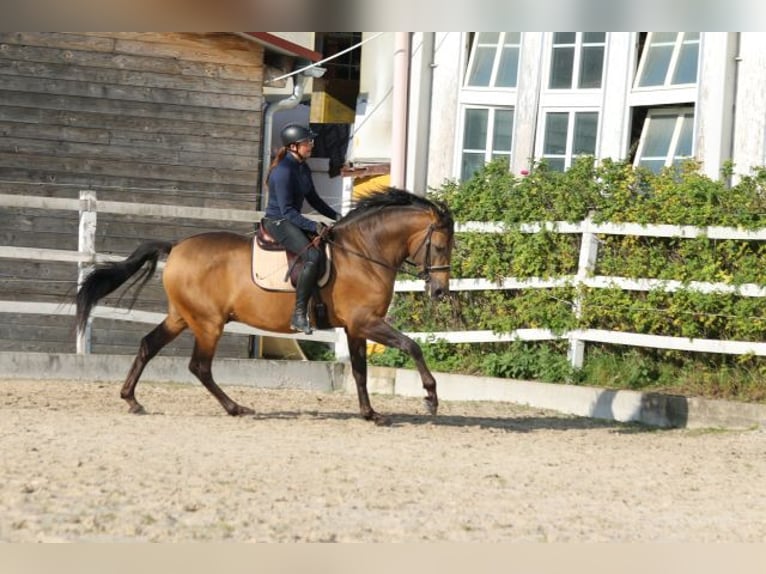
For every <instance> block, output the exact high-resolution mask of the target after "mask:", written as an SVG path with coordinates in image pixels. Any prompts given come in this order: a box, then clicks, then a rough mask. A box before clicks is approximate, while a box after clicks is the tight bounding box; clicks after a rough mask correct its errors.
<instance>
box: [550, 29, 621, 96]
mask: <svg viewBox="0 0 766 574" xmlns="http://www.w3.org/2000/svg"><path fill="white" fill-rule="evenodd" d="M583 34H584V32H575V41H574V44H554V41H553V39H554V35H555V34H554V33H552V32H551V33H550V41H549V42H548V46H547V49H546V50H545V57H546V62H545V64H544V68H543V69H544V70H545V76H544V78H545V81H544V86H545V90H546V91H548V92H552V93H560V92H596V93H598V92H601V90H602V89H603V88H604V81H605V77H606V73H605V71H606V57H607V47H608V46H609V32H606V33H605V36H604V41H603V42H584V41H583ZM556 46H573V47H574V59H573V61H572V85H571V86H570V87H568V88H551V87H550V83H551V73H552V72H553V67H552V66H553V51H554V50H555V49H556V48H555V47H556ZM587 46H603V49H604V53H603V59H602V63H601V86H600V87H598V88H578V87H577V86H578V84H579V83H580V62H581V60H582V49H583V48H584V47H587Z"/></svg>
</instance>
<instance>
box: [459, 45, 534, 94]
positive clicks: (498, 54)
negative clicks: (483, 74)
mask: <svg viewBox="0 0 766 574" xmlns="http://www.w3.org/2000/svg"><path fill="white" fill-rule="evenodd" d="M480 34H481V32H475V33H474V37H473V41H472V43H471V46H470V48H469V51H468V56H469V58H468V65H467V66H466V71H465V77H464V78H463V82H462V88H463V89H464V90H503V91H508V90H516V89H517V88H518V85H519V73H518V72H519V69H520V68H521V45H522V41H523V36H524V35H523V33H519V34H520V36H519V43H518V44H515V43H506V34H508V32H498V34H499V37H498V41H497V42H496V43H492V44H490V43H482V44H481V46H483V47H490V46H494V48H495V56H494V58H493V60H492V72H491V73H490V78H489V85H487V86H474V85H469V84H468V78H469V77H470V76H471V72H472V70H473V66H474V64H475V58H476V51H477V50H476V49H477V47H479V45H480V44H479V35H480ZM506 45H507V46H516V47H517V49H518V59H517V66H516V83H515V85H514V86H497V85H496V82H497V72H498V70H499V68H500V60H501V59H502V54H503V49H504V48H505V47H506Z"/></svg>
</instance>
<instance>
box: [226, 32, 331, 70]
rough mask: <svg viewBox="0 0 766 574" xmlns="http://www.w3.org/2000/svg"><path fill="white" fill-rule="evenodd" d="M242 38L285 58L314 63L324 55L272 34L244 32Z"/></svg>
mask: <svg viewBox="0 0 766 574" xmlns="http://www.w3.org/2000/svg"><path fill="white" fill-rule="evenodd" d="M241 36H244V37H246V38H248V39H249V40H252V41H254V42H257V43H259V44H261V45H262V46H263V47H264V48H265V49H266V50H268V51H269V52H274V53H276V54H281V55H283V56H295V57H297V58H303V59H305V60H308V61H309V62H312V63H313V62H318V61H319V60H321V59H322V54H321V53H320V52H316V51H314V50H309V49H308V48H305V47H303V46H301V45H299V44H296V43H294V42H290V41H289V40H285V39H284V38H282V37H280V36H277V35H276V34H272V33H270V32H242V33H241Z"/></svg>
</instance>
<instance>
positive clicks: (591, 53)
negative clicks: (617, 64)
mask: <svg viewBox="0 0 766 574" xmlns="http://www.w3.org/2000/svg"><path fill="white" fill-rule="evenodd" d="M605 46H606V32H556V33H555V34H553V46H552V53H551V67H550V77H549V79H548V88H550V89H552V90H571V89H579V90H586V89H596V88H600V87H601V78H602V76H603V72H604V48H605Z"/></svg>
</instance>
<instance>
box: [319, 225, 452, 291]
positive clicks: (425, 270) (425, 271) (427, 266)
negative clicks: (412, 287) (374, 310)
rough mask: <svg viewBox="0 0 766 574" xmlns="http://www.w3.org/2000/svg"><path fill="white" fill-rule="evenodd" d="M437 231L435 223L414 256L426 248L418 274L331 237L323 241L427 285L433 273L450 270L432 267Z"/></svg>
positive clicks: (404, 262) (446, 267) (412, 264)
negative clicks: (346, 245) (340, 242)
mask: <svg viewBox="0 0 766 574" xmlns="http://www.w3.org/2000/svg"><path fill="white" fill-rule="evenodd" d="M435 229H436V226H434V224H433V223H432V224H430V225H429V226H428V231H427V233H426V236H425V237H424V238H423V241H421V243H420V245H419V246H418V248H417V249H416V250H415V252H414V253H413V254H412V256H413V257H415V256H416V255H417V254H418V253H419V252H420V250H421V249H423V247H425V249H426V252H425V256H424V257H423V266H422V269H420V270H419V271H417V272H414V271H410V270H408V269H402V267H401V265H399V266H396V265H391V264H389V263H386V262H385V261H380V260H379V259H375V258H373V257H370V256H369V255H367V254H365V253H361V252H359V251H355V250H354V249H349V248H348V247H345V246H343V245H341V244H339V243H338V242H336V241H334V240H332V239H330V238H329V237H324V238H323V239H324V241H326V242H327V243H329V244H330V245H332V246H333V247H337V248H338V249H340V250H342V251H345V252H346V253H350V254H351V255H355V256H357V257H360V258H361V259H364V260H366V261H369V262H370V263H375V264H376V265H380V266H381V267H385V268H386V269H391V270H392V271H396V272H402V273H406V274H407V275H410V276H412V277H417V278H418V279H422V280H424V281H425V282H426V283H428V282H429V281H430V280H431V272H432V271H449V270H450V266H449V265H433V266H432V265H431V235H432V234H433V232H434V230H435ZM402 264H406V265H410V266H412V267H418V264H417V263H415V262H414V261H410V260H409V259H405V260H404V261H403V262H402Z"/></svg>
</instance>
